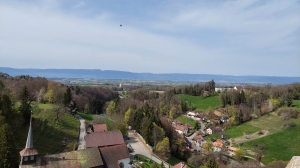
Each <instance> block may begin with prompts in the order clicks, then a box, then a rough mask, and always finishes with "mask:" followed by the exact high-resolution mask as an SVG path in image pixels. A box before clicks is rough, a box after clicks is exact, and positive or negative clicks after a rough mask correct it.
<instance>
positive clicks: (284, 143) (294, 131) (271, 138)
mask: <svg viewBox="0 0 300 168" xmlns="http://www.w3.org/2000/svg"><path fill="white" fill-rule="evenodd" d="M293 121H294V122H295V123H297V126H295V127H292V128H288V129H282V130H281V131H279V132H276V133H274V134H271V135H268V136H266V137H263V138H260V139H257V140H255V141H256V142H258V143H264V144H265V145H266V147H267V151H266V157H263V158H262V162H263V163H264V164H269V163H271V162H272V161H274V160H283V161H289V160H290V159H291V158H292V156H298V155H299V151H300V145H299V144H300V143H299V142H300V134H299V133H300V120H299V119H293ZM252 143H253V141H249V142H246V143H244V144H243V146H242V148H244V149H253V145H252Z"/></svg>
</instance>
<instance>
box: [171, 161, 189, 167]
mask: <svg viewBox="0 0 300 168" xmlns="http://www.w3.org/2000/svg"><path fill="white" fill-rule="evenodd" d="M173 168H190V167H189V166H188V165H186V164H185V163H184V162H180V163H178V164H177V165H175V166H173Z"/></svg>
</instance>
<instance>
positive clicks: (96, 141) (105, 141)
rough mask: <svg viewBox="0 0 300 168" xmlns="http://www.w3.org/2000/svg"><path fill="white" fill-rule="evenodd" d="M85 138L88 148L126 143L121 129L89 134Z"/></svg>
mask: <svg viewBox="0 0 300 168" xmlns="http://www.w3.org/2000/svg"><path fill="white" fill-rule="evenodd" d="M85 140H86V147H87V148H92V147H106V146H113V145H120V144H125V141H124V139H123V135H122V133H121V131H120V130H117V131H107V132H95V133H92V134H87V135H86V137H85Z"/></svg>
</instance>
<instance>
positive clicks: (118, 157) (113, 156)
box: [99, 144, 131, 168]
mask: <svg viewBox="0 0 300 168" xmlns="http://www.w3.org/2000/svg"><path fill="white" fill-rule="evenodd" d="M99 149H100V152H101V155H102V157H103V161H104V163H105V165H106V166H105V167H107V168H130V167H131V165H130V164H129V163H130V154H129V152H128V148H127V146H126V144H121V145H114V146H108V147H102V148H99Z"/></svg>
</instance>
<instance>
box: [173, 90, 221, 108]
mask: <svg viewBox="0 0 300 168" xmlns="http://www.w3.org/2000/svg"><path fill="white" fill-rule="evenodd" d="M178 96H179V97H180V98H181V99H183V100H185V101H188V102H191V103H192V104H193V106H194V108H195V110H196V111H207V110H208V109H209V107H211V108H212V109H215V108H217V107H220V106H221V102H220V98H219V96H212V97H207V98H202V97H200V96H189V95H185V94H179V95H178Z"/></svg>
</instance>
